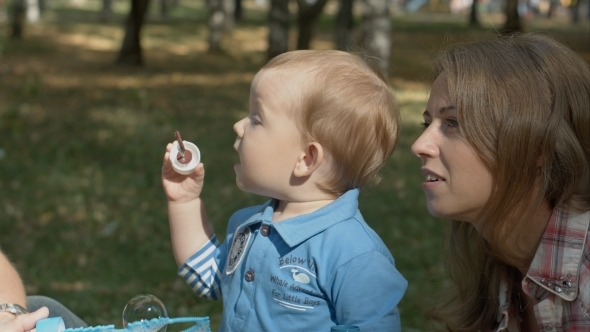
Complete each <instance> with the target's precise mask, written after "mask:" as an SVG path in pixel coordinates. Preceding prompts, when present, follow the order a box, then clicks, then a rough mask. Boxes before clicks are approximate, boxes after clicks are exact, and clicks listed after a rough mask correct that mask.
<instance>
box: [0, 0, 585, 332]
mask: <svg viewBox="0 0 590 332" xmlns="http://www.w3.org/2000/svg"><path fill="white" fill-rule="evenodd" d="M88 3H89V5H88V6H87V7H84V8H76V7H73V6H69V7H68V5H67V3H66V2H57V5H56V7H55V8H54V10H53V12H52V14H51V15H49V18H48V19H46V20H45V21H43V22H41V23H39V24H37V25H35V26H29V27H27V28H26V30H25V39H24V40H19V41H17V40H9V39H7V38H2V45H3V47H2V49H3V53H2V57H1V58H0V149H2V150H0V156H2V157H1V158H0V244H1V245H2V249H3V251H5V252H6V253H7V254H8V255H9V256H10V258H11V259H12V260H13V261H14V262H15V264H16V266H17V268H18V270H19V271H20V273H21V275H22V277H23V279H24V281H25V283H26V287H27V291H28V292H29V293H30V294H43V295H48V296H51V297H54V298H56V299H58V300H60V301H61V302H63V303H64V304H65V305H66V306H68V307H70V308H72V309H73V310H74V311H75V312H76V313H78V314H79V315H80V316H81V317H82V318H83V319H85V320H86V321H87V322H88V323H89V324H91V325H97V324H111V323H114V324H117V326H120V324H121V323H120V316H121V312H122V309H123V307H124V305H125V303H126V302H127V301H128V300H129V299H130V298H131V297H133V296H134V295H136V294H139V293H151V294H154V295H156V296H158V297H159V298H160V299H162V301H163V302H164V303H165V304H166V306H167V308H168V312H169V313H170V315H171V316H172V317H179V316H187V315H197V316H210V317H211V319H212V322H213V324H212V325H213V328H214V329H216V327H217V326H218V322H219V318H220V312H221V304H220V303H215V302H209V301H207V300H204V299H200V298H198V297H197V296H196V295H194V294H193V293H192V292H191V291H190V289H189V288H188V286H186V285H185V284H184V282H183V281H182V280H181V279H180V278H178V277H176V266H175V263H174V259H173V257H172V252H171V246H170V239H169V231H168V223H167V217H166V199H165V196H164V194H163V191H162V189H161V185H160V166H161V162H162V156H163V152H164V148H165V146H166V143H167V142H170V141H172V140H173V139H174V138H173V133H174V131H175V130H180V131H181V132H182V133H183V137H184V138H185V139H187V140H189V141H192V142H194V143H196V144H197V145H198V146H199V148H200V149H201V151H202V154H203V161H204V163H205V165H206V168H207V178H206V184H205V190H204V192H203V197H204V199H205V200H206V202H207V209H208V213H209V217H210V219H211V220H213V222H214V227H215V229H216V231H217V232H218V234H223V232H224V230H225V227H226V223H227V220H228V218H229V216H230V215H231V214H232V213H233V212H234V211H235V210H237V209H239V208H241V207H244V206H247V205H251V204H256V203H260V202H263V201H264V200H265V198H262V197H257V196H254V195H250V194H246V193H243V192H241V191H240V190H238V189H237V188H236V186H235V183H234V172H233V169H232V167H233V166H232V165H233V164H234V163H235V162H236V161H237V156H236V155H235V152H234V151H233V149H232V144H233V141H234V139H235V135H234V133H233V130H232V125H233V123H234V122H235V121H236V120H237V119H239V118H240V117H242V116H243V115H244V114H245V112H247V98H248V90H249V82H250V79H251V78H252V76H253V75H254V73H255V72H256V71H257V70H258V68H260V66H261V65H262V64H263V63H264V61H265V51H266V49H265V47H266V46H265V43H266V41H265V38H266V30H265V27H264V26H263V24H264V18H265V17H266V16H265V14H264V12H262V11H261V10H260V9H256V8H253V7H248V8H247V11H246V13H245V21H244V22H242V23H240V24H238V25H237V27H236V29H235V30H234V32H233V34H232V35H231V37H229V38H228V39H227V40H226V41H225V42H224V46H225V47H226V52H225V54H223V55H218V56H213V55H209V54H207V53H206V47H207V45H206V38H207V30H206V27H205V26H204V23H205V17H206V15H205V14H204V11H203V8H202V6H198V5H191V2H188V1H181V4H180V7H177V8H176V9H174V10H172V11H171V18H170V19H169V20H167V21H166V20H161V19H158V18H157V15H156V14H155V12H154V10H152V13H151V16H150V20H149V23H148V25H147V26H146V29H145V31H144V47H145V57H146V67H145V68H143V69H129V68H117V67H113V66H112V65H111V64H112V63H113V62H114V59H115V57H116V52H117V50H118V47H119V44H120V42H121V38H122V28H121V20H122V19H123V18H124V10H125V9H126V8H127V7H125V6H124V5H123V4H119V5H118V6H119V7H116V8H115V9H116V14H117V15H116V16H115V21H114V22H110V23H104V24H103V23H100V22H99V20H98V19H97V12H96V11H97V10H98V8H99V6H98V5H97V3H96V1H95V2H88ZM486 19H487V20H489V21H488V24H487V25H486V26H484V28H483V29H469V28H467V27H466V26H465V24H464V22H465V21H466V19H465V18H464V17H457V16H450V15H440V14H435V13H426V12H425V13H417V14H416V15H413V16H410V17H405V16H395V17H394V19H393V22H394V33H393V34H392V39H393V52H392V74H391V81H392V84H393V85H394V87H395V91H396V95H397V97H398V99H399V100H400V104H401V106H402V112H403V113H402V115H403V123H402V136H401V138H400V141H399V144H398V147H397V150H396V152H395V153H394V155H393V157H392V158H391V160H390V161H389V163H388V164H387V166H386V168H385V169H384V170H383V172H382V177H383V179H382V181H381V183H380V184H379V185H377V186H375V187H372V188H369V189H368V190H367V191H366V192H365V193H364V194H363V195H362V196H361V202H360V204H361V209H362V211H363V213H364V216H365V219H366V220H367V221H368V223H369V224H370V225H371V226H372V227H373V228H374V229H375V230H376V231H377V232H378V233H379V234H380V236H381V237H382V238H383V240H384V242H385V243H386V244H387V245H388V247H389V248H390V250H391V252H392V253H393V255H394V257H395V259H396V264H397V267H398V269H399V270H400V271H401V273H402V274H403V275H404V276H406V278H407V279H408V280H409V282H410V285H409V289H408V292H407V294H406V296H405V298H404V299H403V301H402V303H401V305H400V310H401V314H402V323H403V325H404V330H406V331H427V330H429V328H428V326H427V325H426V323H425V322H424V317H423V311H424V309H423V307H422V305H423V304H424V303H423V302H424V301H425V299H426V296H427V295H428V293H429V290H430V289H436V288H439V287H441V285H442V283H443V282H444V280H442V279H432V278H431V277H430V275H431V272H433V271H434V272H436V271H438V270H440V267H439V266H438V265H437V263H438V261H439V260H440V247H441V236H442V233H443V229H444V224H445V222H444V221H440V220H437V219H435V218H433V217H431V216H430V215H429V214H428V212H427V211H426V209H425V200H424V196H423V194H422V191H421V189H420V182H421V181H422V176H421V174H420V172H419V164H420V163H419V160H418V159H417V158H415V157H414V156H412V155H411V154H410V151H409V148H410V146H411V144H412V142H413V141H414V140H415V138H416V137H417V136H418V135H419V133H420V129H419V126H418V122H419V121H420V114H421V113H422V111H423V109H424V105H425V102H426V99H427V97H428V86H429V82H428V77H429V68H430V60H431V57H432V54H433V52H434V51H435V50H436V49H437V48H438V47H440V46H442V45H443V43H444V42H445V41H449V40H453V41H454V40H469V39H474V38H480V37H482V36H489V35H490V34H493V33H494V32H493V28H491V26H492V25H495V26H499V25H501V21H499V19H498V18H497V17H493V16H489V17H486ZM330 22H333V18H331V17H330V16H326V17H323V18H322V21H321V24H319V27H320V29H319V31H318V32H317V34H316V38H315V39H314V41H313V43H312V47H315V48H329V47H331V38H332V34H331V30H330ZM527 28H528V29H529V31H546V32H550V33H551V34H553V35H554V36H556V37H557V38H559V39H560V40H562V41H564V42H566V43H567V44H568V45H570V46H571V47H573V48H574V49H575V50H577V51H578V52H579V53H580V54H581V55H582V56H583V57H584V58H585V59H586V60H587V61H589V62H590V46H588V45H587V40H588V37H589V35H590V26H589V24H588V23H587V22H585V23H583V24H580V25H579V26H577V27H574V26H570V25H568V24H564V22H563V20H561V21H559V20H557V21H555V22H554V21H546V20H545V21H539V22H527ZM7 33H8V32H7V31H4V34H5V35H7Z"/></svg>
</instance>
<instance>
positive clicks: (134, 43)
mask: <svg viewBox="0 0 590 332" xmlns="http://www.w3.org/2000/svg"><path fill="white" fill-rule="evenodd" d="M148 5H149V0H131V10H130V11H129V16H127V21H126V22H125V37H124V38H123V44H122V45H121V50H120V51H119V56H118V57H117V61H116V63H117V64H121V65H131V66H141V65H143V57H142V54H141V53H142V52H141V40H140V37H141V28H142V26H143V22H144V20H145V13H146V12H147V9H148Z"/></svg>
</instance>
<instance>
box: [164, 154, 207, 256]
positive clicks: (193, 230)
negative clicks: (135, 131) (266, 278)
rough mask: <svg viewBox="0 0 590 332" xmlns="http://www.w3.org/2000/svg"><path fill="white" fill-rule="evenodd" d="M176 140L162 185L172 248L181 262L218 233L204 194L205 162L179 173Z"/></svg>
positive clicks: (166, 156) (166, 165) (165, 168)
mask: <svg viewBox="0 0 590 332" xmlns="http://www.w3.org/2000/svg"><path fill="white" fill-rule="evenodd" d="M171 149H172V144H168V146H167V147H166V154H165V155H164V164H163V166H162V185H163V187H164V192H165V193H166V197H167V198H168V218H169V222H170V236H171V238H172V249H173V251H174V258H175V259H176V264H177V265H178V266H180V265H182V264H183V263H184V262H185V261H186V260H187V259H188V258H189V257H190V256H191V255H193V254H194V253H195V252H197V251H198V250H199V248H201V247H202V246H203V245H204V244H205V243H206V242H207V241H208V240H209V238H211V237H212V236H213V235H214V232H213V228H212V227H211V225H210V224H209V221H208V219H207V215H206V213H205V207H204V205H203V201H202V200H201V198H200V195H201V191H202V189H203V181H204V178H205V168H204V167H203V164H199V165H197V167H196V168H195V170H194V171H193V172H192V173H191V174H189V175H182V174H178V173H176V172H175V171H174V169H173V168H172V164H171V162H170V150H171Z"/></svg>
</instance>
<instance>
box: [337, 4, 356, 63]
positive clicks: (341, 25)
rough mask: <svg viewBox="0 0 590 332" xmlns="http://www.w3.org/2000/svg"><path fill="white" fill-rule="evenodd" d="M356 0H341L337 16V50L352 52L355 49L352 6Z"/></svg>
mask: <svg viewBox="0 0 590 332" xmlns="http://www.w3.org/2000/svg"><path fill="white" fill-rule="evenodd" d="M353 2H354V0H340V6H339V8H338V13H337V14H336V33H335V43H336V49H338V50H341V51H352V50H353V49H354V46H355V45H354V38H353V36H352V26H353V20H352V5H353Z"/></svg>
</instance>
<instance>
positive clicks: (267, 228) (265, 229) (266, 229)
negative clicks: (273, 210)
mask: <svg viewBox="0 0 590 332" xmlns="http://www.w3.org/2000/svg"><path fill="white" fill-rule="evenodd" d="M260 234H262V236H268V234H270V226H268V225H262V226H261V227H260Z"/></svg>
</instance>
